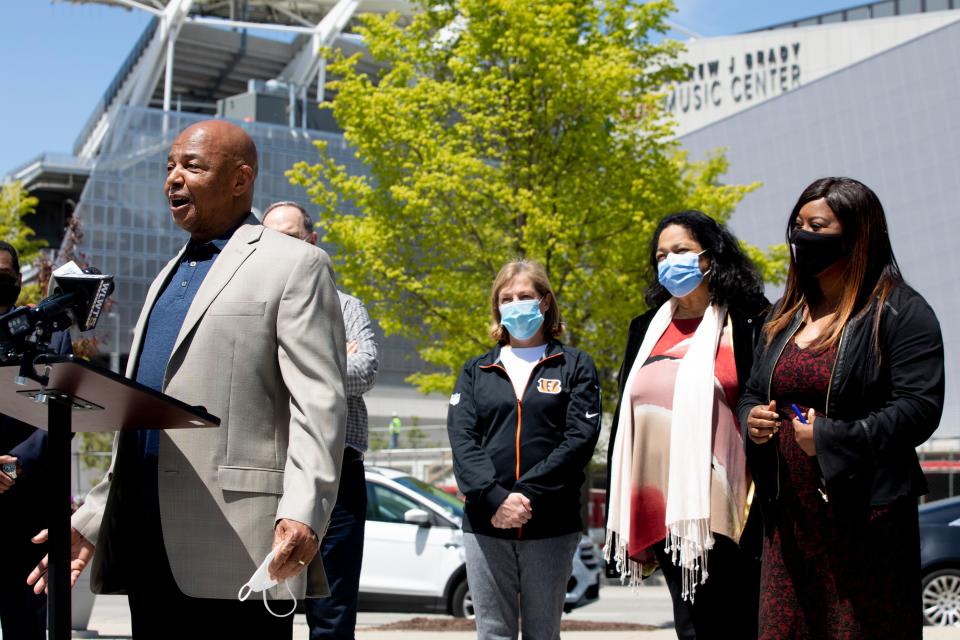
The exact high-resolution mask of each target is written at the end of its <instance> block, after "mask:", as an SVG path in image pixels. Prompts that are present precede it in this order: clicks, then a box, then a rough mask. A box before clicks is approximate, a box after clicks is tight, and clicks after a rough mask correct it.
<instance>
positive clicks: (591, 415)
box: [587, 411, 600, 420]
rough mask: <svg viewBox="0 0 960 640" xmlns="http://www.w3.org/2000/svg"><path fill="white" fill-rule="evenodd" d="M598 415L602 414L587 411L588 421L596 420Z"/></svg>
mask: <svg viewBox="0 0 960 640" xmlns="http://www.w3.org/2000/svg"><path fill="white" fill-rule="evenodd" d="M598 415H600V414H599V413H590V412H589V411H587V420H590V419H591V418H596V417H597V416H598Z"/></svg>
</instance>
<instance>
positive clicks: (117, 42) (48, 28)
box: [0, 0, 862, 176]
mask: <svg viewBox="0 0 960 640" xmlns="http://www.w3.org/2000/svg"><path fill="white" fill-rule="evenodd" d="M858 4H862V2H859V1H856V0H854V1H850V0H802V1H801V0H776V1H771V0H677V5H678V11H677V14H676V15H675V16H674V21H675V22H676V23H677V24H678V25H680V26H682V27H685V28H686V29H690V30H692V31H694V32H697V33H699V34H702V35H704V36H713V35H723V34H729V33H737V32H740V31H748V30H750V29H755V28H759V27H763V26H767V25H770V24H775V23H778V22H784V21H787V20H794V19H798V18H804V17H807V16H810V15H816V14H818V13H824V12H827V11H832V10H835V9H842V8H845V7H851V6H856V5H858ZM149 17H150V16H149V15H148V14H146V13H143V12H140V11H130V10H127V9H121V8H116V7H107V6H102V5H94V4H79V5H78V4H72V3H69V2H51V1H50V0H16V1H15V2H5V3H4V17H3V20H0V60H3V61H4V62H5V65H4V67H5V69H4V78H3V84H4V91H3V92H2V95H3V99H2V100H0V176H3V175H5V174H6V173H7V172H9V171H10V170H12V169H13V168H15V167H17V166H19V165H21V164H23V163H25V162H27V161H29V160H31V159H32V158H33V157H35V156H37V155H38V154H40V153H41V152H44V151H52V152H63V153H68V152H69V151H70V150H71V148H72V147H73V141H74V138H76V136H77V134H78V133H79V131H80V129H81V128H82V127H83V124H84V122H86V119H87V117H88V116H89V115H90V112H91V111H92V109H93V107H94V105H96V103H97V101H98V100H99V99H100V98H101V96H102V95H103V92H104V90H105V89H106V88H107V85H108V84H109V83H110V81H111V80H112V78H113V75H114V73H116V71H117V68H118V67H119V66H120V64H121V62H122V61H123V60H124V58H125V57H126V55H127V53H128V52H129V51H130V48H131V47H132V46H133V43H134V42H135V41H136V39H137V38H138V37H139V35H140V33H141V32H142V31H143V28H144V27H145V26H146V24H147V22H148V19H149Z"/></svg>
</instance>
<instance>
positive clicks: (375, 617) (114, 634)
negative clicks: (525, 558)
mask: <svg viewBox="0 0 960 640" xmlns="http://www.w3.org/2000/svg"><path fill="white" fill-rule="evenodd" d="M424 616H426V617H444V616H437V615H432V616H431V615H429V614H402V613H361V614H360V615H359V617H358V621H357V622H358V624H357V638H358V640H421V639H423V640H472V639H474V638H475V637H476V634H475V633H473V632H462V631H457V632H425V631H370V628H371V627H376V626H379V625H383V624H386V623H388V622H394V621H397V620H403V619H408V618H414V617H424ZM565 617H566V618H569V619H578V620H594V621H597V622H633V623H638V624H648V625H654V626H657V627H660V628H658V629H656V630H654V631H604V632H597V631H593V632H570V633H564V634H563V637H564V639H565V640H588V639H591V638H598V639H599V640H628V639H629V640H668V639H672V638H676V634H675V633H674V632H673V628H672V625H673V614H672V610H671V606H670V594H669V593H667V590H666V587H664V586H662V585H657V586H647V585H644V586H641V587H640V588H638V589H630V588H627V587H619V586H613V587H611V586H607V587H604V588H603V589H601V591H600V600H599V601H598V602H595V603H594V604H591V605H589V606H587V607H583V608H581V609H577V610H576V611H573V612H571V613H569V614H566V616H565ZM90 628H91V629H95V630H97V631H98V632H99V634H100V635H99V636H98V637H99V638H101V639H105V638H111V639H112V638H129V637H130V612H129V610H128V609H127V601H126V598H125V597H123V596H98V597H97V602H96V605H95V606H94V609H93V616H92V618H91V620H90ZM293 637H294V640H308V630H307V623H306V619H305V618H304V617H303V616H302V615H298V616H296V618H295V620H294V634H293ZM923 637H924V640H948V639H952V640H958V639H960V629H958V628H952V629H951V628H932V627H927V628H925V629H924V634H923Z"/></svg>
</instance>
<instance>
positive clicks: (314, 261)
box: [73, 216, 347, 599]
mask: <svg viewBox="0 0 960 640" xmlns="http://www.w3.org/2000/svg"><path fill="white" fill-rule="evenodd" d="M182 253H183V251H181V253H180V254H179V255H178V256H177V257H175V258H174V259H173V260H171V261H170V262H169V263H168V264H167V265H166V267H164V269H163V270H162V271H161V272H160V274H159V275H158V276H157V278H156V279H155V280H154V281H153V284H152V285H151V286H150V289H149V291H148V293H147V299H146V302H145V303H144V305H143V311H142V312H141V314H140V319H139V321H138V322H137V326H136V329H135V333H134V338H133V346H132V348H131V353H130V361H129V365H128V367H127V376H128V377H133V376H134V375H135V374H136V370H137V363H138V360H139V356H140V348H141V345H142V343H143V338H144V331H145V329H146V324H147V319H148V318H149V315H150V311H151V309H152V308H153V305H154V303H155V301H156V300H157V297H158V296H159V294H160V292H161V291H162V288H163V285H164V283H165V282H166V281H167V279H168V278H169V277H170V275H171V274H172V273H173V272H175V271H176V269H177V265H178V263H179V260H180V256H181V255H182ZM345 360H346V344H345V339H344V328H343V318H342V316H341V312H340V303H339V300H338V297H337V292H336V289H335V286H334V279H333V273H332V270H331V267H330V259H329V257H328V256H327V254H326V253H324V252H323V251H322V250H320V249H318V248H316V247H314V246H312V245H310V244H308V243H306V242H302V241H299V240H295V239H293V238H289V237H287V236H284V235H283V234H280V233H277V232H275V231H272V230H270V229H266V228H264V227H263V226H261V225H260V224H259V223H258V222H257V221H256V218H254V217H253V216H250V217H249V218H248V219H247V220H246V223H245V224H243V225H241V226H240V228H239V229H237V231H236V232H235V233H234V234H233V237H232V238H231V239H230V241H229V242H228V243H227V245H226V246H225V247H224V249H223V251H222V252H221V254H220V255H219V256H218V257H217V259H216V261H215V262H214V264H213V265H212V267H211V268H210V271H209V272H208V274H207V276H206V278H205V279H204V281H203V283H202V285H201V286H200V289H199V290H198V291H197V294H196V297H195V298H194V300H193V303H192V304H191V306H190V309H189V311H188V312H187V316H186V318H185V320H184V323H183V326H182V328H181V330H180V333H179V335H178V337H177V340H176V343H175V345H174V348H173V351H172V353H171V356H170V360H169V361H168V364H167V369H166V373H165V375H164V392H165V393H167V394H169V395H171V396H173V397H175V398H178V399H180V400H182V401H183V402H186V403H188V404H191V405H201V406H203V407H205V408H206V409H207V411H209V412H210V413H212V414H213V415H215V416H218V417H219V418H220V419H221V420H222V422H221V425H220V427H219V428H216V429H171V430H169V431H164V432H161V439H160V452H159V464H158V481H157V486H158V492H159V498H160V519H161V526H162V529H163V539H164V545H165V547H166V551H167V556H168V558H169V561H170V568H171V569H172V571H173V576H174V578H175V579H176V582H177V584H178V585H179V587H180V589H181V591H183V593H185V594H186V595H188V596H192V597H199V598H223V599H226V598H236V597H237V591H238V590H239V589H240V587H241V585H243V583H244V582H246V580H247V579H248V578H249V577H250V576H251V575H252V574H253V572H254V571H255V570H256V567H257V566H258V565H259V564H260V562H261V561H262V560H263V558H264V557H265V556H266V555H267V553H268V552H269V551H270V548H271V544H272V542H273V535H274V523H275V522H276V521H277V520H279V519H281V518H290V519H293V520H297V521H299V522H303V523H305V524H307V525H309V526H310V527H311V528H312V529H313V530H314V531H315V532H316V533H317V535H318V536H319V537H321V538H322V537H323V533H324V530H325V528H326V524H327V521H328V520H329V517H330V513H331V511H332V509H333V505H334V503H335V502H336V498H337V485H338V482H339V475H340V473H339V472H340V463H341V458H342V456H343V447H344V433H345V421H346V407H347V405H346V396H345V392H344V382H343V380H344V372H345V370H346V365H345ZM136 447H137V444H136V434H135V433H132V432H128V433H121V434H118V436H117V438H116V440H115V442H114V456H113V461H112V463H111V467H110V470H109V472H108V473H107V476H106V478H105V479H104V480H103V481H102V482H101V483H100V484H99V485H98V486H97V487H95V488H94V489H93V490H92V491H91V492H90V494H89V495H88V497H87V501H86V503H85V504H84V505H83V507H82V508H81V509H80V510H79V511H78V512H77V513H76V514H75V516H74V519H73V525H74V527H75V528H77V529H78V530H79V531H80V533H81V534H83V536H84V537H86V538H87V539H89V540H90V541H92V542H94V543H96V545H97V546H96V552H95V554H94V559H93V563H92V568H91V570H92V576H91V584H92V586H93V589H94V591H96V592H101V593H120V592H123V591H125V589H126V584H125V583H126V579H125V577H124V576H125V571H124V570H123V567H120V566H118V565H120V562H119V561H118V558H119V557H122V556H121V555H120V554H118V553H117V549H118V547H119V546H120V545H121V543H129V541H122V540H120V539H119V538H120V537H121V536H122V533H120V532H117V531H116V528H117V526H116V525H117V520H118V519H117V518H116V517H115V513H116V509H117V504H118V503H121V502H123V501H124V500H128V499H134V498H135V496H136V492H137V489H138V487H137V479H136V478H135V477H133V476H134V474H132V473H129V472H127V469H126V467H125V465H124V460H125V459H129V458H130V457H131V456H136V455H137V449H136ZM112 535H115V536H116V537H117V539H113V540H111V536H112ZM134 570H135V569H134ZM290 586H291V588H292V589H293V592H294V594H295V595H296V596H297V597H298V598H302V597H304V596H305V595H306V596H321V595H326V594H327V593H328V588H327V583H326V578H325V576H324V572H323V564H322V560H321V558H320V554H319V553H318V554H317V556H316V558H315V560H314V561H313V562H312V563H311V564H310V566H309V567H308V568H307V571H304V572H303V573H301V575H300V576H299V577H298V578H297V579H296V580H295V581H292V582H291V584H290ZM278 593H279V592H278V591H274V590H272V591H271V595H274V596H276V595H277V594H278Z"/></svg>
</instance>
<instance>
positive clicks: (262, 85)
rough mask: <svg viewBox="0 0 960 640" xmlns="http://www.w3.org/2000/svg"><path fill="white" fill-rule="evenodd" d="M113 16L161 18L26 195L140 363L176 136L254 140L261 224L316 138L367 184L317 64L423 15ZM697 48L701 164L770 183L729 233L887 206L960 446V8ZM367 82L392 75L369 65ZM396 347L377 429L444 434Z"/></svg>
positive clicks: (943, 2) (696, 42)
mask: <svg viewBox="0 0 960 640" xmlns="http://www.w3.org/2000/svg"><path fill="white" fill-rule="evenodd" d="M98 3H99V4H108V5H115V6H118V7H126V8H128V9H131V10H136V11H145V12H148V13H150V14H152V19H151V21H150V23H149V24H148V26H147V27H146V29H145V30H144V32H143V34H142V36H141V37H140V38H139V40H138V41H137V43H136V44H135V45H134V47H133V48H132V50H131V51H130V53H129V55H128V56H127V58H126V59H125V60H123V61H122V63H121V64H120V65H119V68H118V70H117V73H116V76H115V77H114V80H113V81H112V82H111V83H110V85H109V86H108V87H107V89H106V91H105V92H104V95H103V99H102V100H101V101H100V103H99V104H98V105H97V106H96V108H95V109H94V110H93V112H92V113H91V114H90V117H89V119H88V121H87V123H86V125H85V126H84V127H83V129H82V130H81V131H80V133H79V135H78V137H77V140H76V142H75V144H74V148H73V154H72V155H68V156H62V155H52V154H43V155H40V156H39V157H37V158H35V159H34V160H32V161H30V162H28V163H26V164H24V165H23V166H22V167H21V168H19V169H17V170H15V171H14V172H13V173H12V174H11V175H10V176H9V177H12V178H14V179H22V180H23V181H24V183H25V185H26V186H27V187H28V188H29V189H30V190H31V191H32V192H33V193H34V194H35V195H37V196H38V197H39V198H40V200H41V205H40V211H39V215H38V216H37V219H36V222H37V226H38V228H39V231H40V235H41V236H44V237H46V238H47V239H48V240H49V241H51V243H54V244H55V243H56V242H57V241H58V240H59V237H58V234H59V233H60V232H61V229H62V227H63V223H64V219H65V217H66V216H69V215H78V216H79V217H80V219H81V220H82V221H83V225H84V229H85V233H86V237H85V238H84V247H83V250H84V252H85V253H86V254H87V256H88V257H89V260H90V262H91V263H92V264H95V265H97V266H99V267H100V268H101V269H102V270H103V271H105V272H111V273H114V274H116V277H117V293H116V294H115V297H116V299H117V305H116V308H115V313H116V322H115V324H114V327H113V328H112V331H113V332H114V339H113V340H112V342H111V343H110V344H111V345H112V346H111V347H110V348H111V349H114V350H115V351H118V352H119V355H121V356H122V354H124V353H125V352H126V351H127V350H128V349H129V342H130V331H131V329H132V327H133V324H134V321H135V319H136V314H137V313H138V311H139V308H140V305H141V303H142V301H143V298H144V296H145V292H146V288H147V286H148V284H149V282H150V281H151V279H152V278H153V276H154V274H156V273H157V272H158V271H159V269H160V267H161V265H162V264H163V263H164V262H165V261H166V260H168V259H169V257H170V256H171V255H173V254H174V252H175V251H176V250H177V249H178V248H179V246H180V245H181V244H182V242H183V241H184V239H185V235H184V234H183V232H182V231H180V230H179V229H177V228H176V227H174V225H173V224H172V222H171V220H170V216H169V215H168V214H167V206H166V202H165V200H164V198H163V194H162V189H161V188H160V187H159V185H160V184H162V181H163V177H164V167H165V164H164V163H165V155H166V152H167V149H168V147H169V145H170V143H171V141H172V139H173V137H174V136H175V135H176V133H177V132H178V131H179V130H181V129H182V128H183V127H184V126H186V125H188V124H190V123H191V122H194V121H196V120H199V119H202V118H207V117H211V116H220V117H227V118H233V119H235V120H237V121H240V122H243V123H244V126H245V127H246V128H247V130H248V131H249V132H250V134H251V135H252V136H253V137H254V139H255V141H256V143H257V146H258V148H259V149H260V152H261V171H260V176H259V178H258V183H257V194H256V200H255V203H254V204H255V206H256V207H257V208H259V209H261V210H262V208H263V207H264V206H265V205H267V204H269V203H270V202H273V201H277V200H287V199H292V200H303V199H304V193H303V191H302V190H300V189H299V188H294V187H292V186H291V185H290V184H289V183H288V181H287V179H286V178H285V177H284V175H283V174H284V171H285V170H286V169H288V168H289V167H290V166H292V165H293V163H294V162H295V161H298V160H302V159H310V158H314V157H316V155H315V150H314V147H313V145H312V142H313V141H314V140H317V139H326V140H328V141H329V142H330V147H329V148H330V149H331V151H332V152H333V153H334V154H335V156H336V157H337V159H338V160H339V161H341V162H343V163H347V164H350V165H353V168H354V169H356V170H358V171H360V170H362V167H359V166H356V160H355V159H354V158H353V155H352V153H351V152H350V150H349V148H348V147H347V146H346V144H345V143H344V140H343V136H342V135H341V133H340V132H339V130H338V129H337V127H336V123H335V122H333V121H332V119H331V118H330V117H329V115H328V114H327V113H326V112H322V111H320V110H319V109H317V107H316V104H317V103H318V102H319V101H320V100H321V99H323V98H325V97H326V98H329V99H335V96H325V95H324V78H325V61H324V58H323V56H322V55H321V54H320V53H319V52H320V51H321V49H322V48H323V47H326V46H330V47H334V48H342V49H343V50H345V51H346V52H348V53H350V52H356V51H363V50H364V49H363V42H362V41H361V40H360V39H359V38H358V37H357V36H356V35H355V34H354V33H353V32H352V27H353V25H354V21H355V19H356V16H357V15H358V14H360V13H363V12H370V11H373V12H384V11H398V12H399V13H400V14H401V15H410V12H411V11H413V10H414V9H413V3H410V2H402V1H400V0H289V1H260V0H100V1H99V2H98ZM254 30H259V32H262V30H271V31H274V32H277V33H280V34H286V37H285V38H280V37H276V38H266V37H262V36H259V35H254V33H253V31H254ZM683 35H684V36H686V45H687V52H686V53H685V54H684V55H685V61H686V62H688V63H689V64H690V69H691V72H690V75H689V77H688V78H687V80H686V81H685V82H682V83H678V84H677V85H675V86H673V87H670V88H668V89H667V90H666V95H665V98H664V99H665V101H666V106H667V108H668V110H669V111H670V112H671V114H672V116H673V117H674V118H675V119H676V121H677V135H678V137H679V140H680V143H681V144H682V146H683V147H684V148H685V149H686V150H687V151H689V152H690V154H691V155H692V156H693V157H703V156H704V155H705V154H707V153H709V152H710V151H711V150H713V149H717V148H723V149H725V150H726V154H727V157H728V159H729V160H730V171H729V173H728V175H727V176H726V180H727V181H729V182H736V183H752V182H755V181H758V182H760V183H761V186H760V187H759V188H758V189H757V190H756V191H754V192H753V193H751V194H749V195H748V196H747V197H746V198H745V199H744V200H743V201H742V203H741V204H740V205H739V206H738V208H737V210H736V212H735V214H734V215H733V217H732V219H731V226H732V227H733V229H734V231H735V232H736V233H737V234H738V235H739V236H740V237H741V238H743V239H745V240H747V241H749V242H751V243H753V244H756V245H759V246H761V247H764V246H768V245H771V244H776V243H781V242H783V241H784V232H785V228H786V217H787V215H788V213H789V211H790V208H791V207H792V204H793V202H794V201H795V199H796V197H797V196H798V195H799V193H800V192H801V190H802V189H803V187H804V186H806V185H807V184H808V183H810V182H811V181H812V180H813V179H815V178H817V177H821V176H824V175H848V176H851V177H855V178H858V179H861V180H862V181H864V182H865V183H866V184H868V185H870V186H871V187H872V188H873V189H874V190H875V191H876V192H877V193H878V194H879V196H880V198H881V200H882V201H883V203H884V205H885V208H886V210H887V214H888V217H889V220H890V232H891V236H892V239H893V245H894V249H895V251H896V254H897V258H898V260H899V262H900V265H901V267H902V269H903V272H904V274H905V276H906V278H907V280H908V281H910V282H911V283H912V284H913V285H914V286H915V287H916V288H917V289H919V290H920V291H921V292H922V293H923V294H924V295H925V296H926V297H927V299H928V300H929V301H930V302H931V304H932V305H933V307H934V308H935V310H936V311H937V314H938V316H939V318H940V321H941V324H942V327H943V333H944V339H945V345H946V353H947V384H948V393H947V400H946V404H945V407H944V414H943V419H942V421H941V425H940V427H939V429H938V431H937V433H936V434H935V438H936V440H935V441H934V445H933V446H934V448H936V447H938V446H940V448H943V447H948V446H950V445H948V444H947V443H950V442H953V443H954V445H955V443H956V439H957V438H960V393H958V392H957V384H956V382H955V381H956V380H958V373H960V370H958V363H960V313H956V312H957V311H958V309H957V305H958V303H957V300H960V277H958V275H957V274H958V273H960V249H958V246H957V245H958V244H960V242H958V241H960V233H958V232H957V231H956V227H955V224H956V222H955V221H956V220H957V215H956V214H957V204H956V203H957V198H956V196H955V195H954V194H953V193H952V188H953V186H954V185H956V184H957V183H958V173H957V172H958V169H957V167H960V118H958V117H957V108H956V105H958V104H960V80H958V79H960V0H882V1H879V2H872V3H869V4H864V5H860V6H856V7H852V8H848V9H845V10H842V11H837V12H831V13H827V14H822V15H817V16H812V17H810V18H807V19H803V20H797V21H793V22H790V23H785V24H779V25H773V26H771V27H769V28H767V29H762V30H757V31H754V32H750V33H742V34H733V35H727V36H721V37H697V36H696V34H690V33H684V34H683ZM361 68H364V69H366V70H367V71H368V72H370V73H374V72H375V71H376V66H375V64H374V63H373V62H372V61H370V60H369V59H365V60H364V61H363V62H362V63H361ZM74 204H76V211H75V212H73V211H72V208H73V206H74ZM327 249H328V250H329V251H331V252H332V253H335V252H336V247H327ZM770 294H771V296H775V295H776V294H777V291H775V290H773V291H771V292H770ZM108 329H109V326H108ZM382 344H383V350H382V358H381V374H380V377H379V382H378V385H377V387H376V388H375V389H374V391H373V392H372V393H371V394H370V395H369V396H368V406H369V407H370V413H371V426H372V427H376V426H379V424H385V423H386V419H387V416H389V415H390V413H391V412H392V411H398V412H399V413H400V414H401V415H402V416H407V417H412V416H417V417H418V418H419V419H420V422H421V425H422V426H430V425H433V426H437V427H439V425H441V424H442V423H443V420H444V416H445V414H446V404H445V402H444V400H443V399H442V398H436V397H433V398H431V397H427V398H424V397H423V396H420V395H419V394H418V393H416V392H415V391H414V390H413V389H412V388H410V387H409V386H407V385H405V384H404V383H403V379H404V378H405V377H406V376H407V375H408V374H409V373H411V372H413V371H416V370H418V369H419V368H421V367H422V366H423V363H422V362H421V361H420V360H419V359H418V358H417V356H416V353H415V351H414V350H413V349H412V348H411V347H410V345H408V344H405V343H403V342H402V341H399V340H396V339H392V338H391V339H387V340H385V341H384V342H383V343H382ZM408 424H409V422H408ZM439 437H440V438H441V439H445V434H442V433H440V434H439ZM936 443H940V445H937V444H936ZM958 465H960V463H958ZM951 478H952V476H951ZM950 485H951V486H952V485H953V482H952V480H951V482H950Z"/></svg>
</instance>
